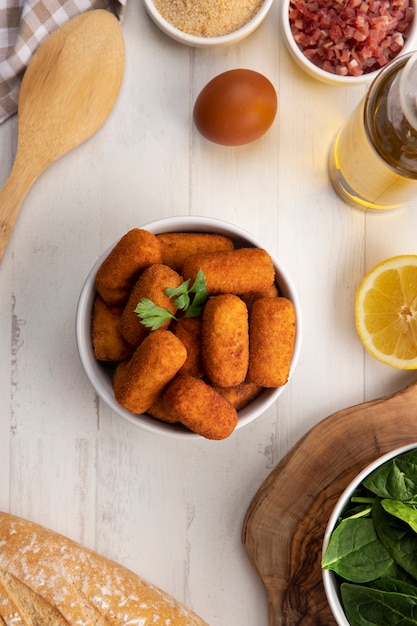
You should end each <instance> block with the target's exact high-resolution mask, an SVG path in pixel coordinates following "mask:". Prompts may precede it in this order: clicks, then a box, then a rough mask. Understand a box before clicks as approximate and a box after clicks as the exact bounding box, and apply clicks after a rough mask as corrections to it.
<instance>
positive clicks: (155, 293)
mask: <svg viewBox="0 0 417 626" xmlns="http://www.w3.org/2000/svg"><path fill="white" fill-rule="evenodd" d="M182 282H183V280H182V277H181V276H180V275H179V274H177V272H175V270H173V269H171V268H170V267H168V265H163V264H161V263H155V264H153V265H150V266H149V267H147V268H146V269H145V270H144V271H143V272H142V274H141V275H140V276H139V278H138V280H137V281H136V283H135V285H134V287H133V289H132V291H131V293H130V296H129V299H128V301H127V304H126V306H125V308H124V311H123V314H122V319H121V321H120V330H121V333H122V335H123V337H124V338H125V339H126V341H128V342H129V343H130V344H131V345H132V346H135V347H137V346H138V345H139V344H140V343H141V341H143V339H144V338H145V337H146V336H147V335H148V333H149V330H148V329H147V328H146V326H144V325H143V324H142V322H141V319H140V317H139V316H138V314H137V313H135V309H136V307H137V305H138V304H139V302H140V300H141V299H142V298H149V299H150V300H152V302H153V303H154V304H156V305H157V306H160V307H162V308H163V309H168V310H169V311H170V312H171V313H172V314H173V315H175V313H176V311H177V307H176V305H175V304H174V300H173V299H172V298H169V297H168V296H167V295H166V293H165V289H167V287H179V285H181V283H182ZM168 326H169V320H168V321H167V322H164V324H163V325H162V326H161V328H167V327H168Z"/></svg>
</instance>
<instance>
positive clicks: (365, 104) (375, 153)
mask: <svg viewBox="0 0 417 626" xmlns="http://www.w3.org/2000/svg"><path fill="white" fill-rule="evenodd" d="M329 175H330V180H331V182H332V185H333V187H334V189H335V191H336V192H337V193H338V194H339V196H340V197H341V198H342V199H343V200H344V201H345V202H347V203H348V204H350V205H351V206H353V207H356V208H360V209H364V210H368V209H370V210H384V209H394V208H396V207H399V206H402V205H403V204H406V203H407V202H408V201H409V200H410V198H412V197H413V196H415V197H417V52H413V53H411V54H408V55H403V56H399V57H398V58H397V59H395V60H394V61H392V62H391V63H389V64H388V65H387V66H386V67H385V68H384V69H383V70H381V71H380V73H379V74H378V76H377V77H376V78H375V79H374V81H373V82H372V84H371V86H370V88H369V91H368V93H367V94H366V95H365V97H364V98H363V100H362V101H361V102H360V104H359V105H358V107H357V108H356V110H355V111H354V112H353V114H352V116H351V118H350V119H349V120H348V122H347V124H346V125H345V126H344V127H343V128H342V130H341V131H340V132H339V134H338V135H337V136H336V139H335V141H334V143H333V146H332V148H331V150H330V155H329Z"/></svg>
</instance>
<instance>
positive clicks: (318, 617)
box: [242, 382, 417, 626]
mask: <svg viewBox="0 0 417 626" xmlns="http://www.w3.org/2000/svg"><path fill="white" fill-rule="evenodd" d="M414 442H417V382H413V383H412V384H411V385H409V386H408V387H406V388H405V389H402V390H401V391H399V392H396V393H394V394H392V395H389V396H385V397H382V398H379V399H377V400H372V401H370V402H366V403H364V404H358V405H356V406H353V407H350V408H346V409H343V410H341V411H338V412H337V413H334V414H333V415H330V416H329V417H327V418H326V419H324V420H322V421H321V422H319V423H318V424H317V425H316V426H314V427H313V428H312V429H311V430H310V431H309V432H307V434H306V435H305V436H304V437H303V438H302V439H300V441H299V442H298V443H297V444H296V445H295V446H294V447H293V448H292V449H291V450H290V451H289V452H288V454H287V455H286V456H285V457H284V458H283V459H282V460H281V461H280V462H279V463H278V465H277V466H276V467H275V468H274V470H273V471H272V472H271V474H270V475H269V476H268V477H267V478H266V480H265V481H264V482H263V484H262V485H261V487H260V488H259V490H258V491H257V493H256V494H255V496H254V498H253V499H252V502H251V504H250V506H249V508H248V510H247V512H246V516H245V519H244V523H243V529H242V542H243V544H244V547H245V549H246V552H247V554H248V556H249V559H250V561H251V563H252V565H253V567H254V568H255V570H256V571H257V573H258V574H259V576H260V578H261V580H262V582H263V584H264V586H265V588H266V591H267V597H268V607H269V626H295V625H297V626H334V625H335V624H336V621H335V619H334V618H333V617H332V614H331V612H330V609H329V606H328V604H327V600H326V596H325V593H324V587H323V584H322V577H321V576H322V573H321V556H322V555H321V548H322V541H323V537H324V532H325V529H326V525H327V521H328V518H329V516H330V514H331V512H332V509H333V507H334V506H335V504H336V502H337V500H338V498H339V496H340V495H341V493H342V492H343V491H344V489H345V488H346V487H347V486H348V484H349V482H350V481H351V480H352V479H353V478H354V477H355V476H356V474H358V472H359V471H361V470H362V469H364V468H365V467H366V466H367V465H368V464H369V463H371V462H372V461H374V460H375V459H376V458H378V457H379V456H381V455H382V454H385V453H386V452H389V451H390V450H393V449H395V448H397V447H400V446H403V445H409V444H412V443H414Z"/></svg>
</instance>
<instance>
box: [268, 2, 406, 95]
mask: <svg viewBox="0 0 417 626" xmlns="http://www.w3.org/2000/svg"><path fill="white" fill-rule="evenodd" d="M413 5H415V2H413ZM289 6H290V0H282V4H281V20H280V21H281V32H282V35H283V38H284V41H285V44H286V47H287V49H288V51H289V53H290V55H291V56H292V58H293V59H294V60H295V62H296V63H297V64H298V65H299V66H300V67H301V68H302V69H303V70H304V71H305V72H306V73H307V74H309V75H310V76H312V77H313V78H316V79H317V80H319V81H321V82H322V83H327V84H329V85H362V84H366V83H370V82H371V81H372V80H373V79H374V78H375V77H376V76H377V75H378V73H379V71H380V70H377V71H374V72H369V73H367V74H362V75H361V76H338V75H336V74H332V73H331V72H327V71H326V70H322V69H321V68H319V67H318V66H317V65H315V64H314V63H312V62H311V61H309V59H308V58H307V57H306V56H305V55H304V53H303V52H302V51H301V50H300V48H299V47H298V45H297V44H296V43H295V41H294V37H293V35H292V32H291V27H290V20H289V17H288V11H289ZM416 45H417V16H416V15H415V16H414V19H413V22H412V24H411V27H410V30H409V34H408V38H407V40H406V42H405V44H404V47H403V48H402V50H401V51H400V52H399V53H398V55H397V56H399V55H400V54H401V55H403V54H407V53H409V52H412V51H413V50H414V49H415V46H416ZM394 58H396V57H394Z"/></svg>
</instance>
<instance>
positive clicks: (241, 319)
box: [201, 293, 249, 387]
mask: <svg viewBox="0 0 417 626" xmlns="http://www.w3.org/2000/svg"><path fill="white" fill-rule="evenodd" d="M201 360H202V363H203V368H204V372H205V374H206V376H207V378H208V379H209V380H210V381H211V382H213V383H215V384H216V385H220V386H221V387H232V386H234V385H239V384H240V383H242V382H243V381H244V380H245V378H246V374H247V371H248V361H249V328H248V310H247V308H246V304H245V303H244V302H243V300H241V299H240V298H239V297H238V296H235V295H234V294H231V293H228V294H221V295H219V296H214V297H213V298H210V299H209V300H207V302H206V304H205V306H204V309H203V314H202V325H201Z"/></svg>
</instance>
